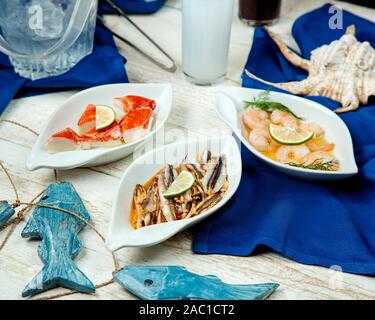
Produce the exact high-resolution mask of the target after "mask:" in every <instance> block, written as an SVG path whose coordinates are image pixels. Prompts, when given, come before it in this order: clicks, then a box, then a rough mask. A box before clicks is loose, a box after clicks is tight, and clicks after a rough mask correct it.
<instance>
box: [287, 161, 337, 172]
mask: <svg viewBox="0 0 375 320" xmlns="http://www.w3.org/2000/svg"><path fill="white" fill-rule="evenodd" d="M322 160H323V159H316V160H315V161H313V162H312V163H301V164H298V163H294V162H289V163H287V164H288V165H290V166H292V167H297V168H303V169H311V170H321V171H337V170H338V168H339V161H338V160H330V161H326V162H322Z"/></svg>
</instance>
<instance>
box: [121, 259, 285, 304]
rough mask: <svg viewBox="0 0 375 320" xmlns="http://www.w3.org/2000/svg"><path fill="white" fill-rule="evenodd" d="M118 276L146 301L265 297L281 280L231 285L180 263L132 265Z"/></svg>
mask: <svg viewBox="0 0 375 320" xmlns="http://www.w3.org/2000/svg"><path fill="white" fill-rule="evenodd" d="M114 279H115V280H116V281H117V282H118V283H120V284H122V285H123V286H124V287H125V288H126V289H127V290H129V291H130V292H131V293H133V294H135V295H136V296H137V297H139V298H141V299H145V300H176V299H188V300H200V299H203V300H262V299H266V298H267V297H268V296H269V295H270V294H272V293H273V292H274V291H275V290H276V288H277V287H278V286H279V285H278V284H277V283H262V284H241V285H231V284H226V283H224V282H223V281H221V280H220V279H219V278H218V277H216V276H212V275H206V276H201V275H198V274H195V273H192V272H189V271H187V270H186V268H184V267H179V266H128V267H125V268H124V269H123V270H121V271H119V272H118V273H116V274H115V276H114Z"/></svg>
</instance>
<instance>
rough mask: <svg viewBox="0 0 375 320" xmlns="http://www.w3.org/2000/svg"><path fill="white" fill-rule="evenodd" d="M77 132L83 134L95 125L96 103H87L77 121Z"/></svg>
mask: <svg viewBox="0 0 375 320" xmlns="http://www.w3.org/2000/svg"><path fill="white" fill-rule="evenodd" d="M77 126H78V134H79V135H83V134H85V133H87V132H89V131H91V130H93V129H95V127H96V105H95V104H89V105H88V106H87V107H86V109H85V111H84V112H83V114H82V116H81V118H79V120H78V123H77Z"/></svg>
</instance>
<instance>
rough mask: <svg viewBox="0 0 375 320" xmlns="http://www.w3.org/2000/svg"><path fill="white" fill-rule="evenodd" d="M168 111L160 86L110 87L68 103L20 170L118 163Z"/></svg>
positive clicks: (166, 93) (166, 89) (166, 88)
mask: <svg viewBox="0 0 375 320" xmlns="http://www.w3.org/2000/svg"><path fill="white" fill-rule="evenodd" d="M171 107H172V89H171V86H170V85H164V84H112V85H104V86H99V87H95V88H91V89H88V90H84V91H82V92H80V93H78V94H76V95H74V96H72V97H71V98H70V99H68V100H67V101H66V102H65V103H64V104H63V105H62V106H61V107H60V108H59V109H58V110H57V111H56V112H55V113H54V114H53V115H52V117H51V118H50V120H49V121H48V122H47V124H46V126H45V129H44V130H43V132H42V133H41V134H40V136H39V137H38V140H37V142H36V143H35V145H34V147H33V149H32V151H31V153H30V155H29V157H28V158H27V161H26V167H27V168H28V169H29V170H36V169H39V168H54V169H71V168H76V167H81V166H94V165H100V164H104V163H108V162H112V161H116V160H119V159H121V158H123V157H125V156H127V155H129V154H131V153H132V152H134V150H135V149H136V148H137V147H139V146H141V145H142V143H144V142H145V141H146V140H147V139H149V138H151V137H152V136H153V135H155V134H156V132H158V131H159V130H160V129H161V128H162V127H163V126H164V123H165V122H166V120H167V118H168V116H169V113H170V111H171Z"/></svg>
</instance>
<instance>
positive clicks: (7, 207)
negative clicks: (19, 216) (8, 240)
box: [0, 201, 16, 227]
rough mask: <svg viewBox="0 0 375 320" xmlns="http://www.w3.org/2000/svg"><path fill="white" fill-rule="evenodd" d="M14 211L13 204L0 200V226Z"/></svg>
mask: <svg viewBox="0 0 375 320" xmlns="http://www.w3.org/2000/svg"><path fill="white" fill-rule="evenodd" d="M15 213H16V211H15V210H14V208H13V206H12V205H11V204H9V203H8V202H6V201H0V227H1V226H3V225H4V224H5V223H6V222H7V221H8V220H9V219H10V218H11V217H12V216H13V215H14V214H15Z"/></svg>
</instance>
